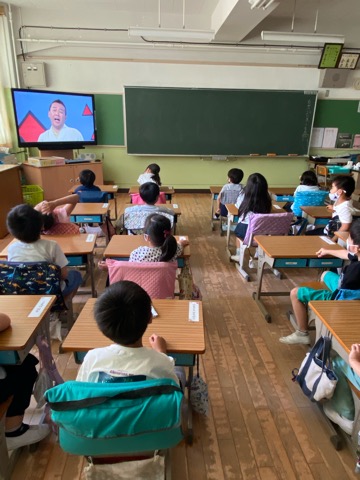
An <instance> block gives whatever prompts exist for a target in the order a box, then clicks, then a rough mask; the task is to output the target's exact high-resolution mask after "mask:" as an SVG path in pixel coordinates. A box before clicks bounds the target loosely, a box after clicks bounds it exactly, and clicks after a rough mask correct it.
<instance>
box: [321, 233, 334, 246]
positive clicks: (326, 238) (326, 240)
mask: <svg viewBox="0 0 360 480" xmlns="http://www.w3.org/2000/svg"><path fill="white" fill-rule="evenodd" d="M320 238H321V240H324V242H326V243H328V244H329V245H335V242H333V241H332V240H330V238H328V237H325V236H324V235H321V236H320Z"/></svg>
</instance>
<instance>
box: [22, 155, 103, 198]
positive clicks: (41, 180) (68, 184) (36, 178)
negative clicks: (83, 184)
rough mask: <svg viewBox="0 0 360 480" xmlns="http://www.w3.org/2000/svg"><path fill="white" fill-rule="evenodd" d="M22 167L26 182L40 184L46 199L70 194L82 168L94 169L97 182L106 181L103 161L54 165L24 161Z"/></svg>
mask: <svg viewBox="0 0 360 480" xmlns="http://www.w3.org/2000/svg"><path fill="white" fill-rule="evenodd" d="M22 168H23V172H24V176H25V179H26V183H27V184H29V185H39V186H40V187H41V188H42V189H43V190H44V199H45V200H54V199H56V198H61V197H65V196H66V195H69V190H70V189H71V188H72V187H73V186H74V185H79V174H80V172H81V170H85V169H89V170H92V171H93V172H94V173H95V176H96V180H95V184H99V185H102V184H103V183H104V177H103V166H102V163H101V162H91V163H77V164H74V165H54V166H52V167H34V166H33V165H29V164H27V163H23V165H22Z"/></svg>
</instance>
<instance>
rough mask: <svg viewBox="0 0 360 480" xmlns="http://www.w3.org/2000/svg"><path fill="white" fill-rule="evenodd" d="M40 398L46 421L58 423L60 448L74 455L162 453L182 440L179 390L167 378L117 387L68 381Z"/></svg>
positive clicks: (181, 395)
mask: <svg viewBox="0 0 360 480" xmlns="http://www.w3.org/2000/svg"><path fill="white" fill-rule="evenodd" d="M128 378H131V377H128ZM119 380H121V379H119ZM45 398H46V400H47V401H48V402H49V405H50V408H51V418H52V420H53V421H54V422H55V423H56V424H57V425H59V441H60V445H61V447H62V448H63V449H64V450H65V451H66V452H69V453H72V454H75V455H111V454H112V455H114V454H124V453H134V452H145V451H153V450H158V449H165V448H171V447H174V446H175V445H177V444H178V443H179V442H180V441H181V440H182V437H183V434H182V429H181V402H182V399H183V392H182V390H181V388H180V387H179V386H178V385H176V383H175V382H174V381H173V380H171V379H168V378H162V379H155V380H145V381H139V382H120V383H117V382H116V383H89V382H76V381H69V382H65V383H63V384H61V385H57V386H56V387H53V388H51V389H49V390H47V391H46V392H45Z"/></svg>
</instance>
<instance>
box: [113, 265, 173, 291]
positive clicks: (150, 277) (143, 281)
mask: <svg viewBox="0 0 360 480" xmlns="http://www.w3.org/2000/svg"><path fill="white" fill-rule="evenodd" d="M106 265H107V267H108V270H109V280H110V284H112V283H115V282H119V281H120V280H130V281H132V282H135V283H137V284H138V285H140V286H141V287H142V288H143V289H144V290H146V291H147V293H148V294H149V295H150V297H151V298H174V292H175V279H176V269H177V262H122V261H118V260H112V259H107V260H106Z"/></svg>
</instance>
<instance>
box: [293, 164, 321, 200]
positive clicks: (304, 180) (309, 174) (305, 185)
mask: <svg viewBox="0 0 360 480" xmlns="http://www.w3.org/2000/svg"><path fill="white" fill-rule="evenodd" d="M318 190H320V187H319V184H318V179H317V176H316V173H315V172H313V171H312V170H306V171H305V172H304V173H303V174H302V175H301V176H300V185H298V186H297V187H296V189H295V192H294V197H295V196H296V194H297V193H299V192H317V191H318Z"/></svg>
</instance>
